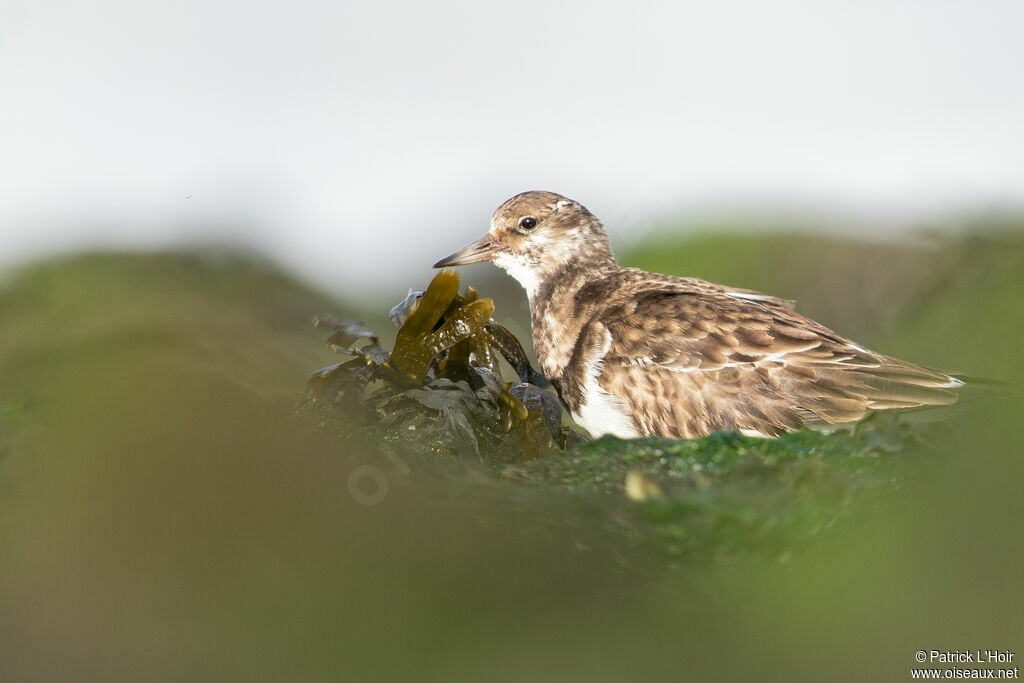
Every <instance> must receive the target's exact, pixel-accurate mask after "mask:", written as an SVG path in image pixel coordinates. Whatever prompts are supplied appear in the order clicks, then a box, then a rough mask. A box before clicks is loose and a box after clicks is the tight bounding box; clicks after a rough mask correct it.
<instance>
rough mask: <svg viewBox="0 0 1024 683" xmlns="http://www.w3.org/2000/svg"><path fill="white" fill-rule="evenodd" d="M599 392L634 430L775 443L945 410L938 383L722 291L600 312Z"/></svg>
mask: <svg viewBox="0 0 1024 683" xmlns="http://www.w3.org/2000/svg"><path fill="white" fill-rule="evenodd" d="M600 324H602V325H604V326H605V327H606V328H607V330H608V331H609V332H610V334H611V344H610V347H609V350H608V353H607V354H606V356H605V360H604V365H603V368H602V374H601V375H600V376H599V378H598V382H599V383H600V385H601V386H602V387H603V388H604V389H605V390H606V391H608V392H609V393H611V394H613V395H615V396H618V397H619V398H621V399H622V400H623V401H625V402H626V404H627V406H628V407H629V408H630V409H631V411H632V413H633V415H634V417H635V420H636V422H637V427H638V430H639V431H640V432H641V433H643V434H652V435H661V436H672V437H685V438H692V437H697V436H703V435H706V434H710V433H711V432H714V431H717V430H720V429H740V430H751V431H756V432H759V433H761V434H764V435H767V436H776V435H779V434H782V433H784V432H787V431H791V430H794V429H798V428H799V427H801V426H802V425H805V424H815V423H817V424H822V423H829V424H833V423H840V422H851V421H856V420H859V419H861V418H863V417H864V416H865V415H866V414H867V412H868V411H870V410H880V409H887V408H915V407H920V406H928V405H948V404H950V403H954V402H955V401H956V399H957V395H956V393H955V392H954V391H952V390H951V389H952V388H953V387H955V386H956V385H957V381H956V380H954V379H952V378H951V377H949V376H948V375H945V374H942V373H939V372H935V371H932V370H928V369H925V368H921V367H918V366H915V365H912V364H910V363H905V362H903V361H900V360H897V359H895V358H890V357H888V356H883V355H881V354H876V353H873V352H871V351H867V350H865V349H863V348H861V347H859V346H856V345H855V344H853V343H852V342H850V341H849V340H847V339H844V338H842V337H840V336H839V335H837V334H835V333H834V332H832V331H831V330H829V329H828V328H826V327H824V326H822V325H819V324H818V323H815V322H814V321H812V320H808V319H807V318H804V317H803V316H801V315H799V314H797V313H794V312H792V311H790V310H787V309H785V308H783V307H781V306H780V305H778V304H775V303H774V302H760V301H757V300H751V299H737V298H736V297H734V296H730V295H728V294H726V293H724V292H722V293H719V292H714V291H703V292H699V293H680V292H678V291H648V292H638V293H636V294H634V295H633V296H632V297H630V300H629V301H628V302H627V303H624V304H619V305H617V306H614V307H611V308H609V309H607V310H606V311H604V312H603V313H602V314H601V315H600Z"/></svg>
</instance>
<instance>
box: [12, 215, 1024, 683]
mask: <svg viewBox="0 0 1024 683" xmlns="http://www.w3.org/2000/svg"><path fill="white" fill-rule="evenodd" d="M768 245H770V246H768ZM779 245H783V246H779ZM840 254H842V255H843V257H842V258H840ZM622 260H623V261H624V262H626V263H627V264H629V265H638V266H644V267H650V268H654V269H658V270H662V271H669V272H676V273H680V274H683V273H685V274H691V275H698V276H703V277H709V278H714V279H720V280H724V281H727V282H729V283H730V284H734V285H736V286H745V287H754V288H761V289H766V290H770V291H772V292H773V293H777V294H780V295H783V296H787V297H791V298H796V299H799V300H800V301H801V309H800V310H803V311H805V312H806V313H808V314H810V315H812V316H814V317H818V318H820V319H822V320H823V321H825V322H827V323H829V324H830V325H832V326H834V327H836V328H838V329H839V330H840V331H842V332H844V333H846V334H849V335H850V336H853V337H854V338H856V339H858V341H861V342H863V343H865V344H868V345H870V346H872V347H874V348H878V349H879V350H881V351H885V352H887V353H892V354H894V355H900V356H903V357H905V358H908V359H910V360H914V361H918V362H922V363H926V364H929V365H933V366H937V367H943V368H947V369H952V370H959V371H964V372H968V373H970V374H976V375H982V376H987V377H993V378H997V379H1003V380H1007V381H1012V382H1017V381H1020V380H1021V378H1022V377H1024V362H1022V355H1021V354H1020V352H1019V346H1020V340H1021V338H1022V337H1021V333H1022V332H1024V306H1021V305H1020V295H1021V293H1024V239H1022V238H1021V237H1020V236H1019V233H1015V232H1013V231H1007V232H1002V233H999V234H998V235H990V236H987V237H974V238H971V239H956V240H941V241H939V242H936V243H933V244H931V245H930V246H925V247H916V248H910V247H899V248H894V247H880V246H877V245H869V244H858V245H840V244H836V243H832V242H828V241H824V240H807V239H805V238H799V237H778V238H776V239H774V240H768V238H767V237H761V236H759V237H749V238H747V237H729V238H712V237H702V238H699V239H696V240H693V241H683V240H681V241H678V242H676V241H662V242H660V243H658V244H656V245H651V246H650V247H649V248H648V247H644V248H643V249H638V250H635V251H634V253H633V254H630V255H627V256H625V257H624V258H623V259H622ZM879 280H881V281H883V282H884V283H885V287H886V288H884V289H883V291H881V292H879V291H878V287H879V284H878V281H879ZM408 284H409V286H413V287H417V288H422V287H423V286H425V285H426V283H425V282H422V283H419V282H410V283H408ZM469 284H475V283H473V282H469ZM481 294H482V295H485V296H489V295H490V294H491V292H489V291H487V290H483V291H482V292H481ZM513 294H516V293H513ZM357 295H358V296H357ZM346 299H347V300H348V301H349V303H345V302H344V301H345V300H346ZM352 302H355V307H354V306H353V303H352ZM393 303H395V302H392V301H378V300H375V299H374V292H372V291H366V292H359V293H355V292H345V293H342V296H341V301H333V300H330V299H328V298H325V297H324V296H322V295H320V294H317V293H315V292H312V291H310V290H309V289H308V288H305V287H303V286H300V285H298V284H296V283H295V282H293V281H292V280H290V279H288V278H287V277H285V276H282V275H281V274H279V273H278V272H276V271H275V270H274V269H273V268H271V267H269V266H267V265H266V264H263V263H261V262H259V261H256V260H252V259H245V258H239V257H237V256H232V255H225V254H202V255H200V254H192V253H176V254H106V255H93V256H83V257H76V258H69V259H63V260H60V261H53V262H49V263H44V264H40V265H36V266H32V267H28V268H24V269H22V270H20V271H17V272H14V273H11V274H9V275H8V277H7V278H6V280H5V282H4V284H3V285H2V286H0V679H3V680H19V681H20V680H339V679H345V680H384V679H400V680H410V679H411V680H445V681H452V680H455V681H458V680H474V681H475V680H491V679H499V680H552V681H555V680H566V679H589V680H636V679H640V678H645V679H656V680H679V679H684V680H685V679H695V680H743V679H748V678H752V679H757V680H852V681H859V680H866V679H868V680H906V679H908V678H909V669H910V668H911V667H912V666H914V662H913V656H914V653H915V652H916V651H918V650H920V649H933V648H936V649H951V648H960V649H971V648H987V647H991V648H1001V649H1010V650H1014V649H1015V648H1018V647H1019V644H1020V643H1021V642H1024V624H1022V622H1021V619H1020V614H1021V613H1022V610H1021V607H1022V606H1024V605H1022V593H1024V591H1022V587H1021V584H1020V579H1019V574H1020V572H1019V567H1020V563H1021V561H1022V559H1024V553H1022V549H1021V545H1020V541H1019V532H1018V530H1017V520H1019V519H1020V517H1021V513H1022V512H1024V506H1022V503H1021V497H1020V493H1019V489H1020V484H1019V482H1020V481H1022V478H1021V475H1022V474H1024V462H1022V459H1021V456H1022V449H1021V447H1020V442H1019V436H1018V435H1019V430H1020V419H1021V403H1020V401H1019V399H1016V398H1013V397H1006V396H1002V395H1000V396H999V397H995V398H987V399H986V398H984V397H982V398H979V399H976V400H972V401H968V402H966V403H965V405H964V406H963V407H962V408H960V409H958V410H955V411H952V412H950V413H949V414H942V415H939V417H940V418H941V419H940V420H938V421H937V422H931V423H929V422H921V421H912V422H910V423H908V422H906V421H897V420H891V419H880V420H872V421H869V422H868V423H866V424H865V425H863V426H862V427H861V428H859V429H857V430H856V431H854V432H844V433H837V434H833V435H825V434H820V433H815V432H809V431H805V432H798V433H795V434H792V435H788V436H786V437H783V438H781V439H778V440H761V439H749V438H745V437H742V436H740V435H737V434H730V433H724V434H717V435H714V436H712V437H709V438H707V439H701V440H695V441H690V442H680V441H666V440H653V439H651V440H639V441H636V442H623V441H619V440H616V439H612V438H604V439H599V440H596V441H593V442H589V443H586V444H584V445H581V446H579V447H577V448H574V449H570V450H567V451H565V452H558V451H555V452H550V453H546V454H541V457H537V458H527V459H522V460H514V459H510V458H508V457H502V458H497V459H487V458H486V457H484V458H481V457H459V456H458V454H454V455H453V454H450V453H447V454H444V455H443V456H441V455H439V454H438V452H437V451H436V449H433V448H431V445H430V444H428V443H424V441H423V440H422V439H421V438H420V437H419V435H418V434H417V433H416V430H411V431H409V432H408V433H407V434H405V435H403V436H402V438H400V439H396V438H390V439H385V438H384V436H383V435H382V434H381V433H379V432H377V431H375V430H374V429H372V428H353V426H352V424H351V422H350V421H349V420H347V419H346V418H345V416H339V415H337V414H335V413H334V412H332V410H331V409H330V407H329V406H324V405H319V406H313V407H310V405H309V404H308V401H307V400H306V399H304V398H303V396H302V393H301V391H302V387H303V385H304V382H305V379H306V375H307V373H308V372H309V371H311V370H314V369H316V368H318V367H321V366H323V365H326V364H328V363H331V362H335V361H336V357H334V356H333V354H331V353H330V351H328V350H327V349H325V348H324V346H323V338H324V335H323V334H322V331H317V330H315V329H313V327H312V326H311V325H310V321H311V319H312V317H313V315H314V314H318V313H324V312H328V313H334V314H337V315H340V316H349V317H356V318H363V319H367V320H368V321H369V320H370V319H372V318H373V316H375V315H376V316H379V317H377V318H376V320H374V321H373V323H374V324H377V325H379V324H380V323H381V320H382V319H383V316H382V315H380V312H381V311H386V309H387V308H388V307H389V306H390V305H391V304H393ZM875 310H877V311H878V316H877V318H875V317H873V316H872V315H871V312H872V311H875ZM515 314H516V313H515V312H513V311H510V315H515ZM495 318H496V319H498V320H502V308H501V300H500V299H499V306H498V309H497V310H496V312H495ZM627 491H629V492H630V493H632V497H631V496H630V495H627Z"/></svg>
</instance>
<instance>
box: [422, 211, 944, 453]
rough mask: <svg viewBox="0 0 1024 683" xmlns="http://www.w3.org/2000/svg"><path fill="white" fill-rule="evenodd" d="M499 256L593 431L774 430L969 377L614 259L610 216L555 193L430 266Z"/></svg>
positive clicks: (910, 400) (547, 369)
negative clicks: (605, 223)
mask: <svg viewBox="0 0 1024 683" xmlns="http://www.w3.org/2000/svg"><path fill="white" fill-rule="evenodd" d="M479 261H493V262H494V263H495V264H496V265H498V266H499V267H501V268H503V269H504V270H505V271H506V272H508V273H509V274H510V275H511V276H512V277H514V278H515V279H516V280H518V281H519V283H520V284H521V285H522V286H523V288H524V289H526V295H527V297H529V301H530V315H531V318H532V327H533V345H534V349H535V350H536V352H537V358H538V360H539V361H540V366H541V370H542V371H543V372H544V375H545V376H546V377H547V378H548V379H549V380H550V381H551V382H552V383H553V384H554V385H555V386H556V387H557V388H558V389H559V393H560V395H561V396H562V399H563V401H564V402H565V403H566V405H567V406H568V408H569V410H570V412H571V413H572V416H573V418H574V419H575V420H576V422H577V424H579V425H580V426H581V427H583V428H584V429H586V430H587V431H588V432H590V434H591V435H593V436H600V435H602V434H614V435H615V436H619V437H623V438H631V437H637V436H666V437H683V438H694V437H699V436H705V435H707V434H710V433H712V432H715V431H718V430H722V429H735V430H739V431H741V432H743V433H744V434H748V435H760V436H778V435H780V434H782V433H784V432H788V431H792V430H795V429H799V428H800V427H802V426H804V425H808V426H827V425H836V424H841V423H850V422H855V421H858V420H861V419H862V418H864V417H866V416H867V415H868V414H869V413H871V412H872V411H875V410H887V409H893V408H918V407H922V406H932V405H948V404H951V403H954V402H955V401H956V400H957V392H956V391H955V389H956V388H957V387H959V386H961V385H962V384H963V382H961V381H960V380H958V379H956V378H955V377H952V376H950V375H947V374H944V373H942V372H937V371H935V370H929V369H927V368H922V367H919V366H917V365H913V364H912V363H907V362H905V361H902V360H899V359H896V358H892V357H889V356H885V355H883V354H880V353H875V352H874V351H869V350H868V349H866V348H864V347H862V346H859V345H857V344H855V343H853V342H852V341H850V340H849V339H846V338H844V337H842V336H841V335H839V334H836V333H835V332H833V331H832V330H830V329H828V328H827V327H825V326H824V325H821V324H819V323H816V322H814V321H813V320H810V319H808V318H805V317H803V316H802V315H800V314H799V313H796V312H794V311H793V310H792V308H793V304H792V302H790V301H786V300H783V299H779V298H776V297H773V296H768V295H766V294H761V293H758V292H754V291H750V290H747V289H736V288H733V287H725V286H723V285H718V284H714V283H711V282H706V281H704V280H699V279H696V278H683V277H672V276H669V275H659V274H656V273H649V272H646V271H643V270H639V269H637V268H623V267H621V266H619V265H618V264H617V263H616V262H615V258H614V257H613V256H612V251H611V248H610V247H609V244H608V236H607V235H606V234H605V231H604V228H603V227H602V226H601V222H600V221H599V220H598V219H597V218H596V217H595V216H594V215H593V214H591V213H590V212H589V211H588V210H587V209H586V208H585V207H584V206H583V205H582V204H580V203H578V202H575V201H573V200H571V199H568V198H566V197H563V196H561V195H557V194H554V193H552V192H524V193H523V194H519V195H516V196H515V197H512V198H511V199H509V200H508V201H507V202H505V203H504V204H502V205H501V206H500V207H498V210H497V211H495V212H494V215H493V216H492V218H491V229H490V232H488V233H487V234H486V235H484V236H483V237H482V238H480V239H479V240H477V241H476V242H473V243H472V244H470V245H468V246H466V247H465V248H463V249H461V250H459V251H457V252H455V253H454V254H451V255H450V256H448V257H446V258H443V259H441V260H440V261H438V262H437V263H436V264H434V267H435V268H442V267H445V266H459V265H464V264H467V263H477V262H479Z"/></svg>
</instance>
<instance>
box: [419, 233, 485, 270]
mask: <svg viewBox="0 0 1024 683" xmlns="http://www.w3.org/2000/svg"><path fill="white" fill-rule="evenodd" d="M500 249H501V247H500V246H499V245H498V243H497V242H495V241H494V240H493V239H491V236H490V235H484V236H483V237H481V238H480V239H478V240H477V241H476V242H473V243H472V244H467V245H466V246H464V247H463V248H462V249H459V250H458V251H457V252H455V253H454V254H449V255H448V256H445V257H444V258H443V259H441V260H440V261H438V262H437V263H435V264H434V267H435V268H447V267H448V266H465V265H467V264H470V263H480V262H481V261H490V260H491V259H493V258H494V257H495V256H497V255H498V251H500Z"/></svg>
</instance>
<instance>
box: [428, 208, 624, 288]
mask: <svg viewBox="0 0 1024 683" xmlns="http://www.w3.org/2000/svg"><path fill="white" fill-rule="evenodd" d="M481 261H494V263H495V265H497V266H498V267H500V268H502V269H504V270H505V271H506V272H507V273H508V274H509V275H511V276H512V277H514V278H515V279H516V280H518V281H519V283H520V284H521V285H523V287H524V288H525V289H526V292H527V294H528V295H530V296H532V295H533V293H534V292H535V291H536V288H537V286H538V284H539V283H540V282H542V281H544V280H545V279H547V278H548V277H551V276H554V275H556V274H557V273H559V272H560V271H562V270H563V269H564V268H565V267H566V266H567V265H569V264H571V263H574V262H575V263H577V264H578V265H580V266H603V265H606V264H614V260H613V259H612V254H611V249H610V248H609V246H608V236H607V235H606V234H605V232H604V228H602V227H601V222H600V221H599V220H597V218H596V217H595V216H594V215H593V214H592V213H590V212H589V211H587V208H586V207H585V206H583V205H582V204H580V203H579V202H576V201H573V200H572V199H568V198H567V197H563V196H562V195H559V194H555V193H554V192H542V191H533V192H523V193H522V194H517V195H516V196H515V197H512V198H511V199H509V200H508V201H506V202H505V203H504V204H502V205H501V206H499V207H498V209H497V211H495V212H494V215H493V216H491V229H490V231H488V233H487V234H486V235H484V236H483V237H481V238H480V239H478V240H477V241H476V242H473V243H472V244H469V245H467V246H465V247H463V248H462V249H460V250H458V251H457V252H455V253H454V254H450V255H449V256H446V257H445V258H443V259H441V260H440V261H438V262H437V263H435V264H434V267H435V268H444V267H447V266H463V265H466V264H469V263H479V262H481Z"/></svg>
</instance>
